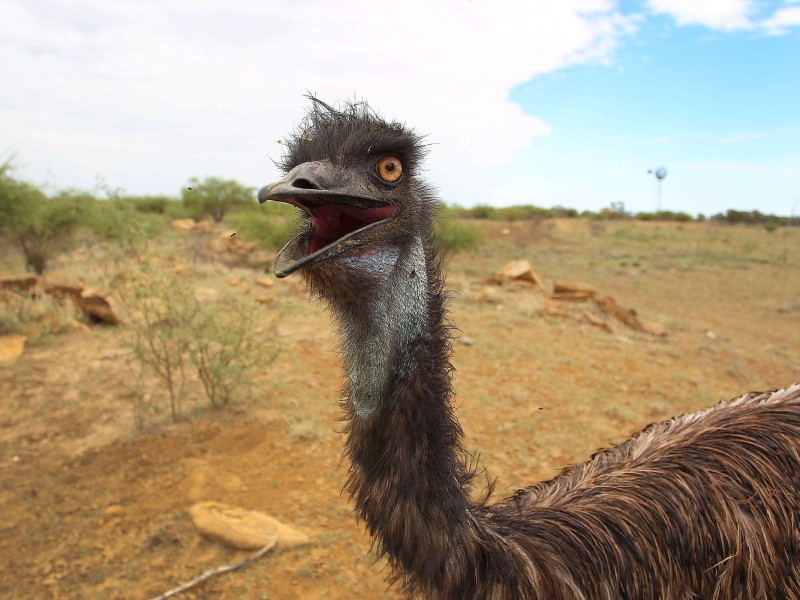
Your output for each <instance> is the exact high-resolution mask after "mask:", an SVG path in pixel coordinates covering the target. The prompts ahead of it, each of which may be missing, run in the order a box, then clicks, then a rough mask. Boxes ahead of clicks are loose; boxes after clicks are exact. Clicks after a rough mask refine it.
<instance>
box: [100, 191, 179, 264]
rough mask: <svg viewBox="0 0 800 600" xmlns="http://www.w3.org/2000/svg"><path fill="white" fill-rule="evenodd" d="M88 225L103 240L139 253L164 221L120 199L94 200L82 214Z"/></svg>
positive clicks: (128, 251)
mask: <svg viewBox="0 0 800 600" xmlns="http://www.w3.org/2000/svg"><path fill="white" fill-rule="evenodd" d="M85 222H86V224H87V225H88V226H89V228H90V229H91V230H92V231H93V232H94V233H96V234H97V235H99V236H101V237H102V238H104V239H107V240H112V241H115V242H117V243H119V245H120V246H121V247H122V249H123V251H124V252H125V253H126V254H128V255H130V256H139V257H140V256H142V255H143V254H144V253H145V252H146V250H147V246H148V242H149V240H151V239H152V238H154V237H155V236H156V235H158V234H159V233H161V232H162V231H163V229H164V226H165V222H164V219H163V218H162V217H160V216H159V215H157V214H153V213H150V212H140V211H138V210H137V209H136V207H135V206H133V205H132V204H130V203H128V202H125V201H123V200H97V201H95V202H94V203H93V204H92V205H91V210H90V211H88V214H87V215H86V221H85Z"/></svg>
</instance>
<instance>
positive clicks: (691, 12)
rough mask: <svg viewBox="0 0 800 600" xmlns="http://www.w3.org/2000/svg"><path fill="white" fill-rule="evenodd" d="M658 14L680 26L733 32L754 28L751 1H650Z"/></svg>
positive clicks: (653, 9)
mask: <svg viewBox="0 0 800 600" xmlns="http://www.w3.org/2000/svg"><path fill="white" fill-rule="evenodd" d="M649 5H650V9H651V10H652V11H653V12H654V13H656V14H667V15H669V16H671V17H672V18H673V19H675V22H676V23H677V24H678V25H704V26H706V27H710V28H712V29H722V30H732V29H747V28H750V27H752V22H751V20H750V13H751V11H752V1H751V0H650V2H649Z"/></svg>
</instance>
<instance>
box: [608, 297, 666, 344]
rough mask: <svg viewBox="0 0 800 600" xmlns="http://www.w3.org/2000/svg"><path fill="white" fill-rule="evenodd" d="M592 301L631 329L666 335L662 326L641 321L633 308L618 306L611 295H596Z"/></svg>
mask: <svg viewBox="0 0 800 600" xmlns="http://www.w3.org/2000/svg"><path fill="white" fill-rule="evenodd" d="M594 301H595V304H596V305H597V307H598V308H599V309H600V310H601V311H603V312H604V313H606V314H608V315H611V316H613V317H614V318H616V319H618V320H619V321H621V322H622V323H623V324H625V325H626V326H628V327H630V328H631V329H635V330H636V331H641V332H643V333H647V334H650V335H655V336H665V335H667V331H666V329H665V328H664V327H663V326H661V325H658V324H657V323H652V322H648V321H642V320H641V319H639V317H638V315H637V314H636V311H635V310H634V309H632V308H626V307H624V306H620V305H619V304H617V301H616V300H614V298H612V297H611V296H596V297H595V299H594Z"/></svg>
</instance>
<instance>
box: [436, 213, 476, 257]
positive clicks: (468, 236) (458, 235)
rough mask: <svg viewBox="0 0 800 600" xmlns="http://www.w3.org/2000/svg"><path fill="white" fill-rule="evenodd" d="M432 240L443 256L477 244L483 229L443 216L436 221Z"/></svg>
mask: <svg viewBox="0 0 800 600" xmlns="http://www.w3.org/2000/svg"><path fill="white" fill-rule="evenodd" d="M434 240H435V242H436V245H437V247H438V248H439V252H440V253H441V254H442V255H443V256H447V255H449V254H455V253H456V252H462V251H464V250H469V249H470V248H474V247H476V246H478V245H479V244H480V243H481V242H482V241H483V229H481V228H480V226H478V225H472V224H470V223H461V222H459V221H456V220H454V219H446V218H443V219H441V220H439V221H438V222H437V223H436V227H435V229H434Z"/></svg>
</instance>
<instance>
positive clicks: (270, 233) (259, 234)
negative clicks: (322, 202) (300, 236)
mask: <svg viewBox="0 0 800 600" xmlns="http://www.w3.org/2000/svg"><path fill="white" fill-rule="evenodd" d="M281 206H283V205H281ZM271 208H272V207H271ZM294 211H295V209H292V210H291V212H294ZM274 213H275V211H269V212H267V211H266V210H264V209H263V208H259V209H258V210H243V211H240V212H235V213H231V214H230V215H228V216H227V218H226V219H225V220H226V222H227V223H228V224H230V226H231V227H232V228H233V229H235V230H236V233H237V234H238V235H241V236H242V237H243V238H244V239H247V240H254V241H256V242H257V243H258V245H259V246H261V247H262V248H265V249H267V250H280V249H281V248H282V247H283V245H284V244H286V242H288V241H289V239H290V238H291V236H292V231H293V230H294V227H293V226H292V223H291V221H292V219H291V218H290V217H287V216H285V213H286V211H285V210H279V214H274ZM280 213H283V214H280Z"/></svg>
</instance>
